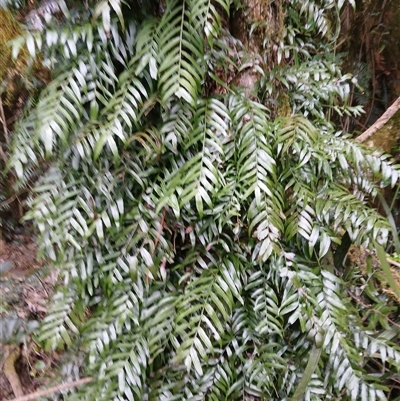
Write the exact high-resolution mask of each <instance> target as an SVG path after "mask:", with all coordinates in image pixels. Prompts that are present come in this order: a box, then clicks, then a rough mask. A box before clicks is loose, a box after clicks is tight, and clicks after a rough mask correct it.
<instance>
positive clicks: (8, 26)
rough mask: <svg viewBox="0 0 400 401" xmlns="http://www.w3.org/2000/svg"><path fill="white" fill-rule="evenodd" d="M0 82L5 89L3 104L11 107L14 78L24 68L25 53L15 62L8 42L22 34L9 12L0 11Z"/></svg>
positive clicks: (3, 91)
mask: <svg viewBox="0 0 400 401" xmlns="http://www.w3.org/2000/svg"><path fill="white" fill-rule="evenodd" d="M0 27H1V28H0V54H1V57H0V82H1V83H2V85H5V87H3V88H2V93H4V94H5V99H4V102H5V104H6V105H11V104H12V103H13V99H14V98H15V96H16V91H17V90H18V88H16V85H15V83H14V81H15V78H16V77H18V76H19V75H20V74H21V73H22V71H23V70H24V69H25V66H26V61H25V59H26V52H22V53H21V54H20V56H19V58H18V59H17V60H14V59H13V57H12V54H11V51H12V50H11V47H10V45H9V42H10V40H12V39H14V38H16V37H18V36H19V35H21V34H22V29H21V26H20V24H19V23H18V21H17V20H16V19H15V17H14V16H13V15H12V13H11V12H10V11H7V10H4V9H0Z"/></svg>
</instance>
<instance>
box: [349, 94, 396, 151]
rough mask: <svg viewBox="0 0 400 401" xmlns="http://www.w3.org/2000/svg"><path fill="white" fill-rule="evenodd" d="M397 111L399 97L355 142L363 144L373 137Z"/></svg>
mask: <svg viewBox="0 0 400 401" xmlns="http://www.w3.org/2000/svg"><path fill="white" fill-rule="evenodd" d="M398 110H400V96H399V97H398V98H397V100H396V101H395V102H394V103H393V104H392V105H391V106H390V107H389V108H388V109H387V110H386V111H385V113H384V114H383V115H382V116H381V117H380V118H379V119H378V120H377V121H376V122H375V123H374V124H373V125H372V126H371V127H369V128H368V129H367V130H366V131H365V132H364V133H362V134H361V135H360V136H358V137H357V138H356V141H357V142H360V143H362V142H365V141H366V140H367V139H369V138H370V137H371V136H372V135H374V134H375V132H376V131H378V130H380V129H381V128H382V127H383V126H384V125H385V124H386V123H387V122H388V121H389V120H390V119H391V118H392V117H393V116H394V115H395V114H396V113H397V111H398Z"/></svg>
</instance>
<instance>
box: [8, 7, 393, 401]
mask: <svg viewBox="0 0 400 401" xmlns="http://www.w3.org/2000/svg"><path fill="white" fill-rule="evenodd" d="M2 3H4V4H3V5H4V6H5V7H8V8H9V9H10V10H14V7H16V5H17V4H16V2H15V1H7V2H4V1H3V2H2ZM42 3H43V4H44V3H46V4H50V3H51V1H46V2H42ZM264 3H265V4H264ZM266 3H268V4H266ZM275 3H276V4H275ZM0 4H1V3H0ZM43 4H42V7H44V6H43ZM252 4H253V3H252V2H251V0H249V1H248V4H240V2H238V1H229V0H216V1H214V2H210V1H208V0H207V1H206V0H185V1H180V0H166V1H161V2H156V1H154V2H146V1H143V2H142V1H140V0H137V1H126V2H121V1H119V0H108V1H106V0H103V1H91V0H88V1H86V2H73V1H65V2H64V1H60V2H58V6H57V8H48V9H44V8H43V9H42V12H41V14H40V15H36V17H37V18H39V19H40V21H41V23H42V24H43V25H40V24H39V25H37V26H34V27H30V28H29V27H28V28H27V29H26V31H25V32H24V34H23V35H22V36H20V37H18V38H17V39H15V40H14V41H13V53H14V55H17V54H18V52H19V51H24V52H25V53H24V55H25V56H24V57H28V56H27V54H28V55H29V57H30V58H31V59H32V60H31V62H32V63H34V62H36V61H38V60H40V61H41V63H42V64H43V65H44V66H45V67H49V68H50V70H51V72H52V79H51V82H49V83H48V84H47V85H46V86H45V88H44V89H43V90H42V92H41V93H40V96H35V98H33V99H31V100H30V101H29V102H27V105H26V108H25V112H24V115H23V116H22V117H21V118H20V119H19V120H18V121H17V122H16V124H15V126H14V128H13V132H12V133H10V137H12V139H13V140H12V142H10V151H9V153H10V157H9V160H8V163H7V169H8V170H7V171H8V172H14V173H15V176H16V182H15V184H14V187H15V188H17V190H18V189H21V188H24V187H26V186H30V185H32V183H33V179H32V177H35V180H34V189H33V192H32V193H31V195H30V196H29V198H28V199H27V202H28V203H27V204H28V205H29V211H28V213H27V214H26V215H25V219H26V220H32V221H33V223H34V225H35V227H36V230H37V234H38V241H39V257H41V258H43V259H44V260H45V263H46V264H47V265H49V266H51V267H52V268H53V269H57V270H59V274H60V276H59V285H58V289H57V290H56V292H55V294H54V296H53V299H52V303H51V307H50V310H49V312H48V314H47V316H46V318H45V319H44V321H43V322H42V325H41V328H40V330H39V331H38V332H37V333H36V336H35V339H36V341H37V342H38V343H40V344H42V345H43V346H44V347H45V348H46V349H48V350H55V349H64V350H65V354H64V356H63V365H62V368H61V369H60V376H61V378H62V379H63V380H69V381H72V380H77V379H78V378H80V377H92V378H93V380H92V381H91V382H90V383H87V384H85V385H83V386H80V387H77V388H76V389H70V390H68V391H66V392H65V394H64V395H63V397H64V399H68V400H96V401H109V400H138V401H141V400H163V401H167V400H171V401H172V400H188V401H189V400H190V401H195V400H210V401H211V400H239V399H240V400H291V401H299V400H303V399H305V400H313V401H317V400H363V401H364V400H365V401H366V400H385V399H392V400H394V399H398V398H396V397H399V396H400V392H399V390H398V388H397V389H396V386H395V385H394V383H395V381H396V380H398V379H396V377H398V374H399V373H400V372H399V370H400V345H399V343H398V338H397V337H398V333H399V332H400V326H399V323H398V314H399V303H398V300H396V298H395V297H393V296H391V295H390V294H389V293H388V292H385V291H382V289H381V288H380V287H379V285H377V283H378V282H382V281H384V280H385V277H386V280H387V283H388V286H389V287H391V288H392V291H394V293H396V291H397V289H396V287H395V286H394V288H393V286H392V284H393V280H392V278H391V277H390V279H389V278H388V277H387V276H385V274H383V273H382V268H381V267H380V266H379V264H378V265H376V264H374V263H373V259H374V258H375V259H376V257H375V256H374V250H378V251H379V254H381V252H382V249H383V248H382V246H386V245H387V244H388V242H390V241H392V240H393V238H394V237H393V236H395V237H396V236H397V233H396V232H395V231H394V230H393V226H392V225H391V224H389V222H388V219H387V218H386V217H383V216H382V215H381V214H380V213H379V212H378V211H377V209H376V208H375V207H374V200H375V198H376V197H377V196H378V194H380V193H381V190H382V188H384V187H394V186H397V185H398V182H399V174H400V173H399V168H398V166H397V165H395V164H394V163H393V162H392V161H391V159H390V157H388V156H387V155H381V154H379V153H378V152H376V151H373V150H370V149H367V147H365V146H363V145H362V144H359V143H357V142H355V141H354V140H353V139H352V138H351V136H350V134H349V133H348V132H345V131H344V130H343V129H342V128H341V127H340V125H339V124H338V122H340V121H341V118H343V117H346V116H352V117H353V116H359V115H360V114H361V113H362V112H363V110H362V107H361V106H353V105H351V102H350V101H349V97H350V93H351V88H352V87H353V86H354V84H355V83H356V81H355V78H353V77H352V76H351V75H350V74H344V73H343V72H342V68H341V67H342V63H343V59H344V55H343V54H340V53H338V52H337V51H336V49H337V43H338V38H339V32H340V18H339V16H340V12H341V11H342V9H343V7H353V6H355V4H354V1H348V2H345V1H335V0H322V1H314V0H307V1H300V0H288V1H277V2H272V3H271V2H261V3H259V4H264V7H265V10H270V12H271V13H273V15H274V19H275V22H276V27H275V28H274V30H275V31H274V34H276V35H272V31H268V29H272V28H270V25H268V26H267V27H264V26H263V23H262V22H260V21H255V22H254V23H253V25H251V26H248V27H246V29H247V35H249V36H250V37H253V38H256V40H258V42H259V50H258V51H257V52H255V51H254V49H249V46H248V45H246V43H244V41H243V40H241V38H240V37H238V36H234V34H233V33H232V32H235V29H233V27H232V24H233V23H237V20H236V19H233V16H234V15H235V14H236V13H241V12H245V11H243V10H242V9H245V8H246V6H250V5H252ZM257 4H258V3H257ZM253 5H254V4H253ZM49 7H50V6H49ZM43 10H44V11H43ZM236 15H237V14H236ZM31 17H32V15H31ZM235 21H236V22H235ZM236 31H237V30H236ZM261 33H263V35H261ZM252 35H253V36H252ZM39 57H40V58H39ZM246 74H252V76H257V83H256V85H255V86H254V87H252V88H251V90H250V91H249V88H247V87H246V86H245V85H243V79H241V77H244V76H246ZM39 169H40V170H39ZM38 171H41V173H40V178H38V179H36V176H37V175H38V174H37V172H38ZM396 238H397V237H396ZM350 244H353V246H357V247H361V246H362V247H363V248H366V249H367V250H369V252H370V256H369V259H368V263H367V264H366V265H365V266H362V265H352V266H349V265H348V264H346V263H345V255H346V253H347V250H348V248H349V246H350ZM381 260H382V258H381ZM387 271H388V270H387V269H385V270H384V272H387ZM389 271H390V270H389ZM396 375H397V376H396Z"/></svg>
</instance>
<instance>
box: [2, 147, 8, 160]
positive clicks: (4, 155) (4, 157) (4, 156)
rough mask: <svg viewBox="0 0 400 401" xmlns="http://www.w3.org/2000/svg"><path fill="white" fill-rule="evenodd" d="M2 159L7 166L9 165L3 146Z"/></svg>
mask: <svg viewBox="0 0 400 401" xmlns="http://www.w3.org/2000/svg"><path fill="white" fill-rule="evenodd" d="M0 157H1V158H2V159H3V162H4V163H5V164H7V163H8V159H7V156H6V154H5V153H4V150H3V148H2V147H1V145H0Z"/></svg>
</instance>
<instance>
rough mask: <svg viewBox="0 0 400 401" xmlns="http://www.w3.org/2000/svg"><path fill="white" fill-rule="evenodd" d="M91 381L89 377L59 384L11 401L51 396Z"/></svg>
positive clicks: (26, 400) (30, 400) (27, 400)
mask: <svg viewBox="0 0 400 401" xmlns="http://www.w3.org/2000/svg"><path fill="white" fill-rule="evenodd" d="M92 380H93V378H91V377H85V378H84V379H80V380H77V381H74V382H70V383H65V384H60V385H58V386H54V387H51V388H46V389H45V390H39V391H35V392H34V393H31V394H28V395H25V396H23V397H17V398H14V399H13V400H11V401H32V400H34V399H35V398H38V397H45V396H46V395H50V394H53V393H55V392H57V391H62V390H66V389H68V388H73V387H78V386H81V385H82V384H86V383H90V382H91V381H92Z"/></svg>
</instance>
